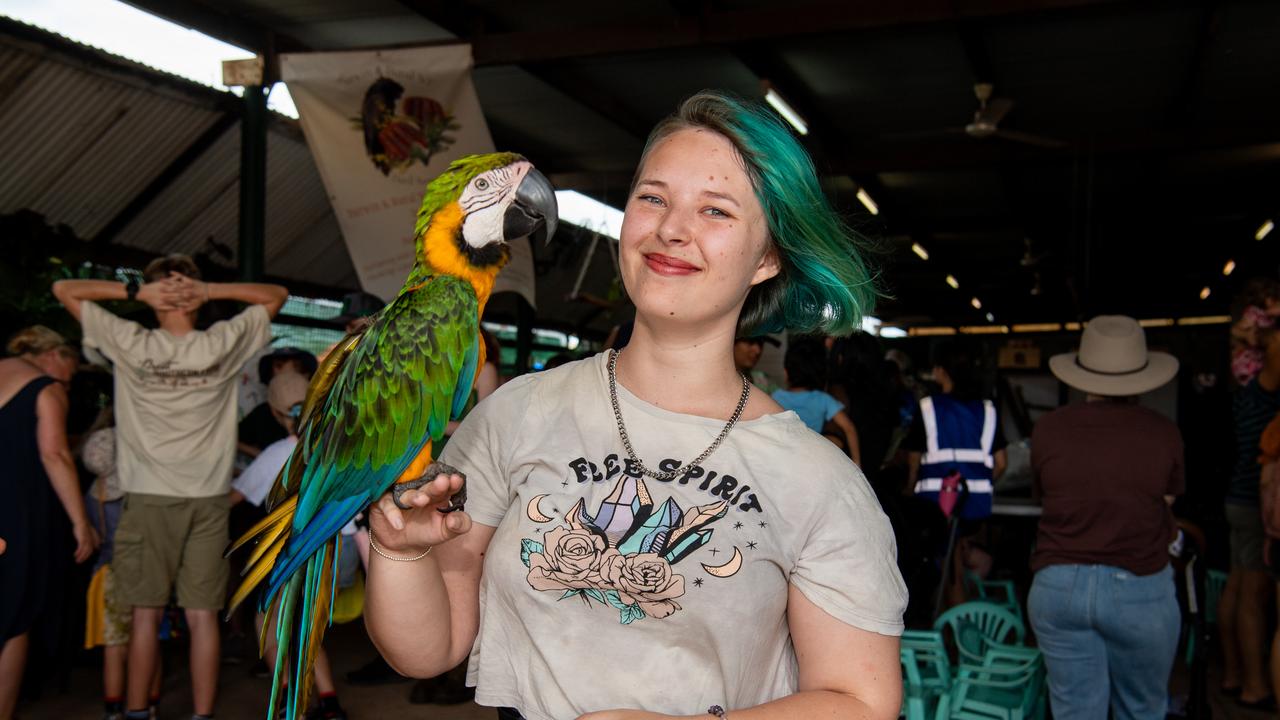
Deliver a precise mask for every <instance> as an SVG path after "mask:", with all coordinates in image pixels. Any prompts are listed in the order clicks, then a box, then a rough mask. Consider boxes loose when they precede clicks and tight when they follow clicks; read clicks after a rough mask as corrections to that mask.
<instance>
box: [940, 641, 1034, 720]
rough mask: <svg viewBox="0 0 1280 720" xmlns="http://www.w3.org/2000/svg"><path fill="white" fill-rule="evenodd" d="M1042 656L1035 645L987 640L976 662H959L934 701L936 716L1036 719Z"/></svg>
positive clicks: (960, 719)
mask: <svg viewBox="0 0 1280 720" xmlns="http://www.w3.org/2000/svg"><path fill="white" fill-rule="evenodd" d="M1045 705H1046V703H1045V672H1044V656H1043V655H1041V654H1040V650H1039V649H1037V648H1028V647H1017V646H1010V645H999V644H996V643H990V644H988V647H987V651H986V653H985V655H984V656H983V658H982V662H981V663H978V664H972V665H971V664H963V665H961V666H960V667H959V669H958V670H957V672H956V677H955V680H954V681H953V682H952V684H951V690H950V692H948V693H947V694H946V695H944V696H942V698H941V699H940V700H939V702H938V710H937V714H936V718H937V720H944V719H945V720H1025V719H1028V718H1034V719H1035V720H1040V719H1042V718H1044V715H1045Z"/></svg>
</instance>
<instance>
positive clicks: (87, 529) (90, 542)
mask: <svg viewBox="0 0 1280 720" xmlns="http://www.w3.org/2000/svg"><path fill="white" fill-rule="evenodd" d="M71 534H72V535H75V538H76V554H75V558H76V562H77V563H82V562H84V561H85V560H88V559H89V557H90V556H92V555H93V551H94V550H97V549H98V545H100V544H102V538H101V537H99V536H98V531H97V529H96V528H94V527H93V525H90V524H89V523H87V522H82V523H76V524H74V525H72V526H71Z"/></svg>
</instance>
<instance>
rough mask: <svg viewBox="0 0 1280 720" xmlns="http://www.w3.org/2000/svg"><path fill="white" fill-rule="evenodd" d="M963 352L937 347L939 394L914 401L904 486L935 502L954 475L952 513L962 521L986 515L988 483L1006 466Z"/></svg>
mask: <svg viewBox="0 0 1280 720" xmlns="http://www.w3.org/2000/svg"><path fill="white" fill-rule="evenodd" d="M976 375H977V374H976V372H975V370H974V366H973V357H972V355H971V354H970V353H969V351H968V350H967V349H966V348H964V347H962V346H959V345H955V344H947V345H943V346H940V347H939V348H938V350H937V351H936V352H935V354H934V363H933V380H934V382H935V383H937V385H938V388H939V389H940V390H941V392H938V393H934V394H932V395H929V396H927V397H925V398H922V399H921V400H920V412H919V413H917V415H916V419H915V423H914V426H913V428H912V432H911V433H910V435H908V437H907V441H906V443H904V445H905V446H906V449H907V451H908V453H909V455H908V463H909V472H908V477H909V485H910V488H911V489H912V490H914V492H915V494H917V495H919V496H921V497H925V498H928V499H930V500H937V499H938V496H939V494H940V493H941V491H942V489H943V486H944V484H945V483H944V481H945V478H946V477H947V476H948V475H950V474H952V473H956V472H958V473H959V474H960V476H961V477H962V478H963V479H964V481H963V485H964V486H965V487H966V488H967V493H964V494H963V499H962V500H961V503H960V504H959V505H958V506H957V507H956V508H955V512H957V513H958V514H959V516H960V517H961V518H963V519H965V520H980V519H982V518H985V517H987V516H989V515H991V498H992V485H993V483H994V482H995V481H996V480H997V479H999V477H1000V476H1001V475H1002V474H1003V473H1004V470H1005V467H1006V465H1007V459H1006V457H1005V446H1006V445H1007V444H1008V443H1007V442H1006V440H1005V439H1004V433H1003V431H1002V428H1001V426H1000V418H999V415H998V413H997V412H996V407H995V403H993V402H992V401H991V400H986V399H983V398H982V396H981V387H980V383H979V381H978V379H977V376H976Z"/></svg>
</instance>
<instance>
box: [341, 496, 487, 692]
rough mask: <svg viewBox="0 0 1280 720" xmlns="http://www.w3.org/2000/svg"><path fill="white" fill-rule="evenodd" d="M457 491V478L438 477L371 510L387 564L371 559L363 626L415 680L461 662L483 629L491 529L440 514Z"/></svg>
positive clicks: (373, 556)
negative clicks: (482, 604)
mask: <svg viewBox="0 0 1280 720" xmlns="http://www.w3.org/2000/svg"><path fill="white" fill-rule="evenodd" d="M461 487H462V478H461V477H460V476H458V475H452V476H443V475H442V476H440V477H438V478H436V479H435V480H434V481H432V482H430V483H428V484H427V485H424V486H423V487H422V488H420V489H419V490H410V491H409V492H406V493H405V494H404V495H403V496H402V497H401V501H402V502H403V503H404V504H406V505H410V506H412V508H413V509H411V510H407V511H401V510H400V509H399V508H397V507H396V505H395V503H394V502H392V500H391V497H390V495H385V496H383V498H382V499H381V500H379V501H378V502H377V503H375V504H374V505H373V506H372V507H371V508H370V512H369V528H370V530H371V531H372V542H376V543H377V545H378V548H380V549H381V550H382V551H383V552H385V553H387V554H388V555H392V556H395V557H415V556H417V555H418V554H419V553H421V552H422V551H423V550H424V549H426V548H428V547H430V548H432V552H431V554H430V555H427V556H426V557H424V558H422V559H421V560H417V561H414V562H396V561H393V560H388V559H387V558H385V557H383V556H381V555H379V554H378V553H376V552H371V553H369V574H368V579H367V581H366V585H365V612H364V617H365V625H366V626H367V627H368V629H369V637H370V638H372V639H373V643H374V645H376V646H377V648H378V651H379V652H381V653H382V655H383V657H385V658H386V660H387V662H388V663H390V664H391V667H393V668H395V669H396V670H397V671H398V672H400V673H402V674H404V675H409V676H413V677H424V678H426V677H434V676H436V675H439V674H440V673H443V672H445V671H447V670H449V669H450V668H452V667H454V666H456V665H457V664H458V663H460V662H462V661H463V660H464V659H465V658H466V657H467V655H468V653H470V652H471V646H472V644H474V642H475V638H476V633H477V632H478V631H479V628H480V573H481V568H482V566H483V564H484V554H485V552H486V551H487V550H488V547H489V540H490V539H492V537H493V532H494V528H492V527H489V526H486V525H473V524H472V523H471V518H470V517H468V516H467V514H466V513H465V512H462V511H459V512H452V513H441V512H439V511H438V510H437V508H440V507H447V506H448V504H449V497H450V496H451V495H453V494H454V493H456V492H457V491H458V490H459V489H460V488H461Z"/></svg>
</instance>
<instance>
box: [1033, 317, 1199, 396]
mask: <svg viewBox="0 0 1280 720" xmlns="http://www.w3.org/2000/svg"><path fill="white" fill-rule="evenodd" d="M1049 370H1050V371H1051V372H1052V373H1053V374H1054V375H1055V376H1056V377H1057V378H1058V379H1059V380H1061V381H1062V382H1064V383H1066V384H1068V385H1070V386H1071V387H1073V388H1076V389H1077V390H1081V391H1084V392H1086V393H1092V394H1094V395H1110V396H1125V395H1141V394H1142V393H1145V392H1149V391H1151V390H1155V389H1156V388H1158V387H1160V386H1162V385H1164V384H1165V383H1167V382H1169V381H1170V380H1172V379H1173V377H1174V376H1175V375H1177V374H1178V359H1177V358H1175V357H1174V356H1172V355H1170V354H1168V353H1162V352H1148V351H1147V335H1146V333H1145V332H1144V331H1143V330H1142V326H1141V325H1139V324H1138V321H1137V320H1134V319H1133V318H1131V317H1126V316H1124V315H1099V316H1098V317H1096V318H1094V319H1093V320H1090V321H1089V324H1088V325H1085V328H1084V333H1083V334H1082V335H1081V337H1080V350H1079V352H1073V353H1063V354H1061V355H1054V356H1053V357H1051V358H1049Z"/></svg>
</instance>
